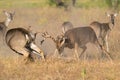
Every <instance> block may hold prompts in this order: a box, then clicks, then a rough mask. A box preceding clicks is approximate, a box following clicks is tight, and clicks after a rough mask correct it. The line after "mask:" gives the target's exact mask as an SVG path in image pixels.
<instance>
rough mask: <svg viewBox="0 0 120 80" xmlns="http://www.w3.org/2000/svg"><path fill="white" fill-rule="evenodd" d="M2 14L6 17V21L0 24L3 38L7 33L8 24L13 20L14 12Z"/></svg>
mask: <svg viewBox="0 0 120 80" xmlns="http://www.w3.org/2000/svg"><path fill="white" fill-rule="evenodd" d="M3 12H4V14H5V15H6V20H5V21H3V22H0V32H1V34H2V36H3V38H4V36H5V33H6V31H7V27H8V25H9V23H10V22H11V21H12V20H13V16H14V14H15V12H6V11H3Z"/></svg>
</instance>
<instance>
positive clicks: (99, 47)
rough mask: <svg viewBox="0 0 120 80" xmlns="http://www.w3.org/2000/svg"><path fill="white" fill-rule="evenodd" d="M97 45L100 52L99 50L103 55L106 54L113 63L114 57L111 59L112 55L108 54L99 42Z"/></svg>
mask: <svg viewBox="0 0 120 80" xmlns="http://www.w3.org/2000/svg"><path fill="white" fill-rule="evenodd" d="M95 44H96V46H97V47H98V50H99V51H100V52H101V53H104V54H105V55H106V56H107V57H108V58H109V60H110V61H111V62H112V57H111V55H110V53H109V52H107V51H106V50H105V48H104V47H103V46H102V45H100V43H99V42H98V41H97V42H96V43H95Z"/></svg>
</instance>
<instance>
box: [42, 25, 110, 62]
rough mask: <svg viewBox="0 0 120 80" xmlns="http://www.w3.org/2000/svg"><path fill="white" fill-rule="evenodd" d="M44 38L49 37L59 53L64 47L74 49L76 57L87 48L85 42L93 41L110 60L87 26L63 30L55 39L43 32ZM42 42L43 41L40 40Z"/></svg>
mask: <svg viewBox="0 0 120 80" xmlns="http://www.w3.org/2000/svg"><path fill="white" fill-rule="evenodd" d="M42 36H43V37H44V38H45V39H46V38H51V39H52V40H53V41H54V42H55V44H56V50H57V51H58V52H59V54H61V53H62V52H63V50H64V48H65V47H68V48H70V49H73V48H74V49H75V53H76V56H77V58H79V57H81V55H83V54H84V52H85V51H86V49H87V46H86V45H87V43H93V44H94V45H96V46H97V48H98V49H99V50H100V51H101V53H103V52H104V53H105V54H106V55H107V56H108V58H109V59H110V60H112V59H111V56H110V54H109V53H108V52H107V51H106V50H105V49H104V47H102V46H101V45H100V43H99V42H98V39H97V36H96V34H95V32H94V30H93V29H92V28H90V27H89V26H86V27H78V28H73V29H71V30H68V31H67V32H65V34H64V35H63V36H58V37H57V39H55V38H54V37H52V36H50V35H49V34H48V33H43V35H42ZM42 42H43V41H42ZM79 47H80V48H82V49H83V51H82V52H81V54H80V56H79V55H78V48H79Z"/></svg>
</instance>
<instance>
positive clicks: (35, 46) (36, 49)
mask: <svg viewBox="0 0 120 80" xmlns="http://www.w3.org/2000/svg"><path fill="white" fill-rule="evenodd" d="M30 48H31V49H33V50H34V51H36V52H38V53H40V55H41V57H42V59H43V60H45V57H44V52H43V51H42V50H41V49H39V48H38V47H37V45H35V44H34V43H31V44H30Z"/></svg>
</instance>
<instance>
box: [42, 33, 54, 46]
mask: <svg viewBox="0 0 120 80" xmlns="http://www.w3.org/2000/svg"><path fill="white" fill-rule="evenodd" d="M42 37H43V38H44V39H43V40H42V41H41V44H42V43H43V42H44V41H45V40H46V39H47V38H50V39H52V40H53V41H54V42H55V43H56V40H55V38H54V37H52V36H51V35H49V34H48V32H44V33H42Z"/></svg>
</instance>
